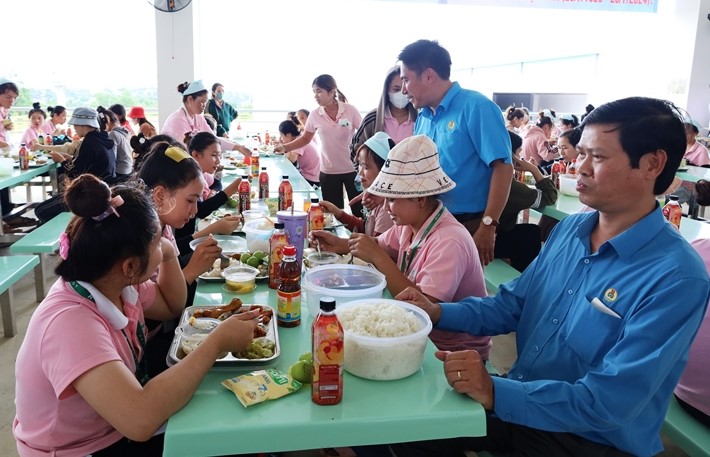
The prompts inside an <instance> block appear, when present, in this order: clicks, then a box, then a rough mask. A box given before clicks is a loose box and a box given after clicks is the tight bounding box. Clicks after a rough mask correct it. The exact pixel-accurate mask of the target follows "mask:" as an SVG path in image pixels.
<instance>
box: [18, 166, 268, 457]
mask: <svg viewBox="0 0 710 457" xmlns="http://www.w3.org/2000/svg"><path fill="white" fill-rule="evenodd" d="M65 198H66V202H67V205H68V206H69V208H70V209H71V211H72V212H73V213H74V214H75V216H74V218H73V219H72V221H71V222H70V223H69V225H68V227H67V231H66V233H65V234H63V235H62V237H61V241H60V248H59V255H60V257H61V261H60V263H59V265H58V266H57V270H56V271H57V274H58V275H59V279H58V280H57V281H56V283H55V284H54V285H53V286H52V288H51V290H50V291H49V294H48V295H47V297H46V298H45V299H44V300H43V301H42V303H41V304H40V305H39V307H38V308H37V310H36V311H35V312H34V314H33V315H32V318H31V320H30V323H29V326H28V329H27V334H26V336H25V339H24V341H23V342H22V346H21V347H20V350H19V352H18V355H17V362H16V369H15V373H16V388H15V404H16V410H17V413H16V416H15V420H14V422H13V434H14V436H15V440H16V443H17V450H18V452H19V454H20V456H21V457H27V456H56V457H61V456H86V455H90V454H93V455H94V456H96V457H98V456H101V455H161V452H162V435H156V433H157V432H158V430H159V429H160V427H161V426H162V425H163V424H164V423H165V421H166V420H167V419H168V418H169V417H170V416H171V415H172V414H173V413H175V412H176V411H178V410H179V409H180V408H182V407H183V406H184V405H185V404H186V403H187V402H188V401H189V399H190V397H191V396H192V394H193V393H194V391H195V389H196V388H197V386H198V384H199V383H200V381H201V380H202V378H203V377H204V376H205V374H207V372H208V371H209V369H210V368H211V367H212V364H213V363H214V360H215V359H216V357H218V354H219V353H221V352H223V351H238V350H240V349H243V348H245V347H246V346H247V345H248V344H249V342H250V341H251V339H252V336H253V331H254V328H255V321H254V320H253V318H254V316H253V315H252V316H248V319H249V320H240V319H229V320H227V321H225V322H223V323H222V325H220V326H219V328H217V329H216V330H214V331H213V332H212V333H211V334H210V335H209V337H208V338H207V339H206V340H205V342H204V343H202V344H201V345H200V346H198V347H197V349H195V351H194V352H192V353H190V354H189V355H188V356H187V357H185V359H183V360H182V361H181V362H180V363H179V364H177V365H176V366H174V367H172V368H171V369H169V370H167V371H165V372H164V373H162V374H160V375H158V376H157V377H155V378H152V379H149V378H148V376H147V366H146V364H145V358H144V352H145V340H146V332H145V325H144V324H145V323H144V319H145V317H151V318H154V319H167V318H171V317H175V316H176V315H179V314H180V312H181V311H182V305H183V303H184V300H185V294H186V291H185V287H184V285H183V284H184V282H183V280H182V273H181V271H180V266H179V264H178V262H177V257H176V253H175V250H174V249H173V247H172V245H171V244H170V243H169V242H167V241H165V240H163V239H162V238H161V230H160V222H159V220H158V215H157V213H156V211H155V208H154V207H153V205H152V204H151V202H150V197H149V196H148V194H147V193H146V192H145V189H144V188H142V187H141V186H140V185H138V183H133V184H132V185H121V186H117V187H114V188H113V190H111V189H109V187H108V186H107V185H106V184H105V183H104V182H102V181H100V180H99V179H98V178H96V177H94V176H92V175H82V176H80V177H79V178H77V179H76V180H74V181H73V182H72V183H71V184H70V185H69V187H68V189H67V190H66V194H65ZM97 253H98V254H100V255H97ZM158 266H160V268H159V271H160V273H159V274H158V277H157V281H156V282H152V281H150V280H149V277H150V276H151V274H152V273H153V272H154V271H155V270H156V269H157V268H158ZM225 324H226V325H225ZM143 442H145V443H143Z"/></svg>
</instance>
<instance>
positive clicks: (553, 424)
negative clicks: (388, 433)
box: [394, 97, 710, 456]
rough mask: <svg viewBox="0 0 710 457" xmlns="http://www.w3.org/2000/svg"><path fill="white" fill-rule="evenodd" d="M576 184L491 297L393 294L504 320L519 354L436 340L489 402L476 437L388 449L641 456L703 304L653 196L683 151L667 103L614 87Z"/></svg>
mask: <svg viewBox="0 0 710 457" xmlns="http://www.w3.org/2000/svg"><path fill="white" fill-rule="evenodd" d="M582 128H583V132H582V138H581V140H580V142H579V144H578V145H577V149H578V151H579V157H578V158H577V163H578V166H579V168H578V174H579V175H578V181H577V190H578V191H579V199H580V200H581V201H582V203H584V204H586V205H588V206H589V207H591V208H594V209H595V210H596V211H594V212H587V213H580V214H576V215H573V216H569V217H567V218H565V219H563V220H562V221H560V223H559V224H558V225H557V226H556V227H555V229H554V231H553V232H552V235H551V236H550V238H549V239H548V241H547V243H546V244H545V246H544V247H543V250H542V252H541V253H540V255H539V256H538V257H537V259H536V260H535V261H533V263H532V264H530V266H529V267H528V268H527V269H526V270H525V271H524V272H523V273H522V275H521V276H520V277H519V278H518V279H517V280H514V281H511V282H509V283H507V284H504V285H503V286H501V288H500V290H499V292H498V294H497V295H496V296H495V297H483V298H478V297H469V298H467V299H465V300H463V301H461V302H459V303H441V304H433V303H431V302H430V301H428V300H427V299H426V298H425V297H424V296H423V295H421V294H420V293H419V292H418V291H416V290H415V289H411V288H408V289H406V290H405V291H403V292H402V293H401V294H399V296H398V297H397V298H398V299H404V300H410V301H412V302H414V303H416V304H417V305H419V306H421V307H422V308H423V309H425V310H426V311H427V312H428V314H429V315H430V316H431V318H432V322H434V323H435V325H436V328H439V329H443V330H453V331H465V332H469V333H473V334H476V335H498V334H503V333H509V332H517V350H518V358H517V360H516V362H515V364H514V365H513V366H512V368H511V370H510V372H509V373H508V375H507V377H491V376H489V375H488V373H487V372H486V369H485V367H484V366H483V364H482V363H481V358H480V356H479V355H478V354H477V353H476V352H475V351H460V352H437V357H438V358H439V359H441V360H443V361H444V372H445V376H446V378H447V380H448V382H449V383H450V384H451V386H452V387H453V389H454V390H456V391H457V392H460V393H465V394H467V395H468V396H470V397H471V398H472V399H473V400H475V401H477V402H479V403H480V404H481V405H483V407H484V408H485V409H486V411H488V413H489V414H488V416H487V427H488V428H487V430H488V431H487V436H485V437H483V438H457V439H452V440H440V441H434V442H426V443H411V444H407V445H396V446H394V447H395V450H396V451H397V454H398V455H401V456H404V455H406V456H424V455H427V456H433V455H436V456H440V455H447V456H452V455H456V456H458V455H463V451H464V450H489V451H493V452H506V453H512V454H514V455H526V456H527V455H536V456H582V455H584V456H628V455H637V456H651V455H655V454H657V453H658V452H660V451H661V450H662V445H661V440H660V438H659V432H660V429H661V426H662V424H663V420H664V417H665V413H666V409H667V407H668V401H669V399H670V398H671V395H672V392H673V389H674V387H675V385H676V383H677V382H678V379H679V377H680V374H681V372H682V370H683V367H684V366H685V364H686V361H687V353H688V349H689V347H690V344H691V342H692V340H693V338H694V336H695V333H696V332H697V329H698V327H699V325H700V322H701V321H702V319H703V315H704V314H705V308H706V306H707V301H708V296H709V295H710V280H709V279H708V275H707V273H706V271H705V268H704V264H703V262H702V260H701V259H700V258H699V257H698V255H697V254H696V253H695V251H694V250H693V249H692V248H691V247H690V245H689V244H688V243H687V242H686V241H685V240H684V239H683V238H682V236H681V235H680V233H679V232H678V230H676V229H675V227H673V226H672V225H670V224H669V223H668V222H667V221H666V220H665V219H664V218H663V215H662V212H661V208H660V206H659V205H658V203H657V202H656V199H655V195H657V194H660V193H662V192H663V190H664V189H666V188H667V187H668V186H669V185H670V183H671V182H672V180H673V177H674V175H675V171H676V169H677V168H678V165H679V164H680V160H681V158H682V157H683V153H684V152H685V139H684V132H683V123H682V115H681V114H680V113H679V112H678V110H677V108H676V107H675V106H674V105H673V104H672V103H670V102H666V101H663V100H656V99H649V98H641V97H635V98H627V99H624V100H618V101H615V102H611V103H607V104H605V105H602V106H600V107H598V108H596V109H595V110H594V111H592V112H591V113H590V114H589V115H588V116H587V117H586V118H585V121H584V123H583V124H582Z"/></svg>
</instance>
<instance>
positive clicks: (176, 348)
mask: <svg viewBox="0 0 710 457" xmlns="http://www.w3.org/2000/svg"><path fill="white" fill-rule="evenodd" d="M255 305H256V304H255ZM242 306H250V305H249V304H244V305H242ZM258 306H268V305H258ZM216 307H217V306H191V307H189V308H186V309H185V311H184V312H183V313H182V316H181V317H180V323H179V325H178V328H179V327H181V326H183V325H184V324H186V323H187V321H188V319H190V317H192V315H193V314H194V313H195V312H196V311H199V310H203V309H210V308H216ZM272 310H273V308H272ZM273 311H274V314H273V316H272V318H271V321H269V323H268V324H267V333H266V336H265V337H264V338H268V339H270V340H273V341H274V342H275V343H276V346H275V348H274V355H273V356H271V357H268V358H265V359H243V358H238V357H235V356H234V355H233V354H232V353H231V352H230V353H228V354H227V355H226V356H225V357H222V358H221V359H217V360H216V361H215V366H234V365H236V366H242V365H254V366H264V365H268V364H269V362H271V361H273V360H276V359H277V358H278V357H279V355H281V343H280V342H279V328H278V326H277V325H276V310H273ZM181 339H182V338H181V335H180V333H179V332H176V333H175V337H174V338H173V342H172V344H171V345H170V350H169V351H168V355H167V357H166V362H167V363H168V365H169V366H172V365H174V364H176V363H177V362H179V361H180V360H182V359H183V358H184V357H185V353H184V352H183V350H182V348H181V347H180V342H181Z"/></svg>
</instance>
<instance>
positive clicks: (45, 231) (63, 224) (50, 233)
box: [10, 212, 72, 301]
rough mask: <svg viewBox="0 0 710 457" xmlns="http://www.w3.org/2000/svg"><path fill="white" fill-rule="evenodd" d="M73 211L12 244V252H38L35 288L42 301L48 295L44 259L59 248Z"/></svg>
mask: <svg viewBox="0 0 710 457" xmlns="http://www.w3.org/2000/svg"><path fill="white" fill-rule="evenodd" d="M71 217H72V213H70V212H64V213H60V214H58V215H57V216H55V217H54V218H52V219H51V220H50V221H47V222H45V223H44V224H42V225H40V226H39V227H37V228H36V229H34V230H33V231H31V232H30V233H28V234H27V235H25V236H23V237H22V238H21V239H19V240H18V241H15V242H14V243H13V244H12V246H10V252H11V253H12V254H38V255H39V265H37V266H36V267H35V289H36V291H37V301H41V300H42V299H43V298H44V296H45V295H46V291H45V285H44V283H45V275H44V263H45V262H44V260H45V256H46V255H48V254H53V253H55V252H57V251H58V250H59V236H60V235H61V234H62V233H63V232H64V230H65V229H66V228H67V225H69V221H70V220H71Z"/></svg>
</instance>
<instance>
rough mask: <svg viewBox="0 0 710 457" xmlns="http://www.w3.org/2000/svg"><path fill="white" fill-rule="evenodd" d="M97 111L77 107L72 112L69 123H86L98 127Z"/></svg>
mask: <svg viewBox="0 0 710 457" xmlns="http://www.w3.org/2000/svg"><path fill="white" fill-rule="evenodd" d="M98 116H99V113H97V112H96V110H95V109H92V108H77V109H75V110H74V112H72V114H71V119H69V125H88V126H89V127H94V128H96V129H98V128H99V119H98Z"/></svg>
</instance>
